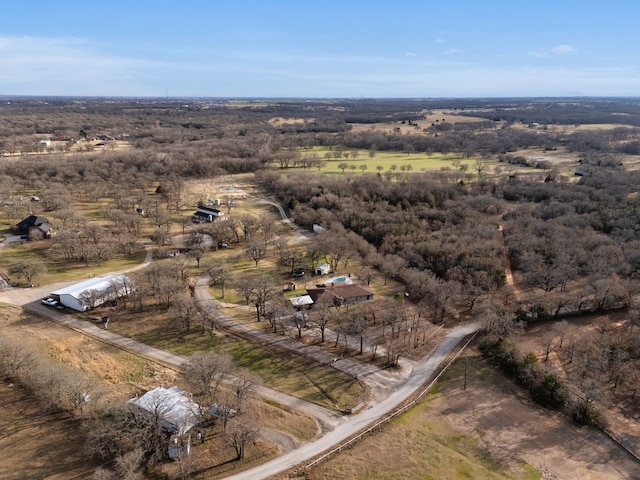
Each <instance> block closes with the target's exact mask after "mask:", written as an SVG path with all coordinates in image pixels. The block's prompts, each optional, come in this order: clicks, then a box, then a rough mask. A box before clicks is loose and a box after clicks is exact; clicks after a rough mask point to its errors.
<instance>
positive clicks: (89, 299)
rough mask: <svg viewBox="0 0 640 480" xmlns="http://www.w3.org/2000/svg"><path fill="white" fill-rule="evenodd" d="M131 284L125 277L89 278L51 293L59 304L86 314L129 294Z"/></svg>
mask: <svg viewBox="0 0 640 480" xmlns="http://www.w3.org/2000/svg"><path fill="white" fill-rule="evenodd" d="M132 287H133V283H132V282H131V280H130V279H129V277H127V276H126V275H109V276H107V277H97V278H91V279H89V280H86V281H84V282H80V283H76V284H74V285H71V286H69V287H65V288H61V289H60V290H56V291H55V292H51V296H52V297H54V298H56V299H57V300H58V301H59V302H60V304H62V305H64V306H65V307H69V308H72V309H74V310H77V311H79V312H86V311H87V310H89V309H91V308H95V307H98V306H100V305H102V304H104V303H106V302H112V301H116V300H118V298H120V297H123V296H125V295H128V294H129V293H130V292H131V289H132Z"/></svg>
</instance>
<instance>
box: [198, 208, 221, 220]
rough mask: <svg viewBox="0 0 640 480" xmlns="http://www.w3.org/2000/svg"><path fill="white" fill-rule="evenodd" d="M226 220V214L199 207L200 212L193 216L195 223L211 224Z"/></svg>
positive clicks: (214, 209) (213, 209)
mask: <svg viewBox="0 0 640 480" xmlns="http://www.w3.org/2000/svg"><path fill="white" fill-rule="evenodd" d="M224 218H225V217H224V212H221V211H220V210H218V209H217V208H210V207H198V211H197V212H196V213H194V214H193V221H194V222H195V223H211V222H215V221H217V220H224Z"/></svg>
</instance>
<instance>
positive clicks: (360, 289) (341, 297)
mask: <svg viewBox="0 0 640 480" xmlns="http://www.w3.org/2000/svg"><path fill="white" fill-rule="evenodd" d="M307 295H309V297H311V300H313V303H316V302H317V301H318V299H319V298H320V297H322V296H324V295H328V296H329V298H330V301H332V302H333V303H335V304H338V305H343V304H345V303H358V302H366V301H368V300H373V290H371V289H370V288H369V287H367V286H366V285H360V284H353V285H346V284H336V283H330V284H328V285H326V286H322V287H320V286H319V287H317V288H308V289H307Z"/></svg>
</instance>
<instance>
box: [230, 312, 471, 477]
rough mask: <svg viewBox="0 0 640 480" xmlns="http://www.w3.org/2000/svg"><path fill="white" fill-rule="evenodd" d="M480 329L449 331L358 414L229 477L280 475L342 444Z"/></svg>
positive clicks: (403, 396) (413, 388) (397, 401)
mask: <svg viewBox="0 0 640 480" xmlns="http://www.w3.org/2000/svg"><path fill="white" fill-rule="evenodd" d="M477 329H478V325H477V324H469V325H464V326H461V327H457V328H454V329H453V330H452V331H451V332H449V333H448V334H447V335H446V336H445V338H444V339H443V341H442V342H441V343H440V345H438V347H437V348H436V350H435V351H434V352H433V354H431V355H430V356H429V357H428V358H425V359H423V361H421V362H420V363H419V364H418V366H417V367H416V368H414V370H413V372H412V373H411V375H410V376H409V379H408V380H407V381H406V382H405V383H404V384H403V385H401V386H400V387H398V388H396V389H395V390H394V392H393V393H392V394H391V395H389V396H388V397H387V398H386V399H385V400H382V401H380V402H378V403H376V404H374V405H372V406H371V407H369V408H368V409H365V410H364V411H362V412H361V413H359V414H357V415H353V416H351V417H349V418H348V419H347V421H346V422H344V423H343V424H341V425H339V426H338V427H337V428H336V429H335V430H333V431H331V432H329V433H327V434H326V435H324V436H323V437H321V438H319V439H317V440H315V441H313V442H309V443H307V444H305V445H303V446H301V447H299V448H297V449H295V450H292V451H291V452H289V453H286V454H284V455H282V456H280V457H278V458H276V459H274V460H271V461H270V462H267V463H264V464H262V465H260V466H258V467H255V468H252V469H250V470H245V471H244V472H240V473H238V474H236V475H233V476H231V477H227V480H261V479H266V478H269V477H271V476H273V475H277V474H278V473H281V472H283V471H285V470H288V469H290V468H292V467H295V466H296V465H298V464H300V463H302V462H304V461H306V460H309V459H311V458H313V457H315V456H316V455H318V454H320V453H322V452H324V451H326V450H329V449H330V448H332V447H334V446H336V445H339V444H340V443H342V442H343V441H345V440H347V439H348V438H350V437H352V436H353V435H355V434H357V433H358V432H360V431H361V430H363V429H365V428H366V427H368V426H370V425H371V424H373V423H374V422H376V421H377V420H379V419H380V418H381V417H382V416H384V415H386V414H387V413H389V412H391V411H392V410H394V409H395V408H396V407H397V406H398V405H400V404H402V402H404V400H405V399H406V398H407V397H409V396H410V395H411V394H413V393H414V392H416V391H418V390H419V389H420V387H422V386H423V385H424V384H425V383H426V382H427V380H428V379H429V377H430V376H431V375H432V374H433V373H434V372H435V371H436V369H437V368H438V366H439V365H440V364H441V363H442V362H443V361H444V360H445V358H446V357H447V355H448V354H449V353H450V352H451V351H452V350H453V349H454V348H455V346H456V345H458V343H460V341H461V340H462V339H463V338H464V337H466V336H467V335H469V334H471V333H473V332H475V331H476V330H477Z"/></svg>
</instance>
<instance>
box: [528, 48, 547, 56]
mask: <svg viewBox="0 0 640 480" xmlns="http://www.w3.org/2000/svg"><path fill="white" fill-rule="evenodd" d="M528 54H529V56H530V57H536V58H546V57H548V56H549V51H547V50H543V49H540V50H536V51H531V52H528Z"/></svg>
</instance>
